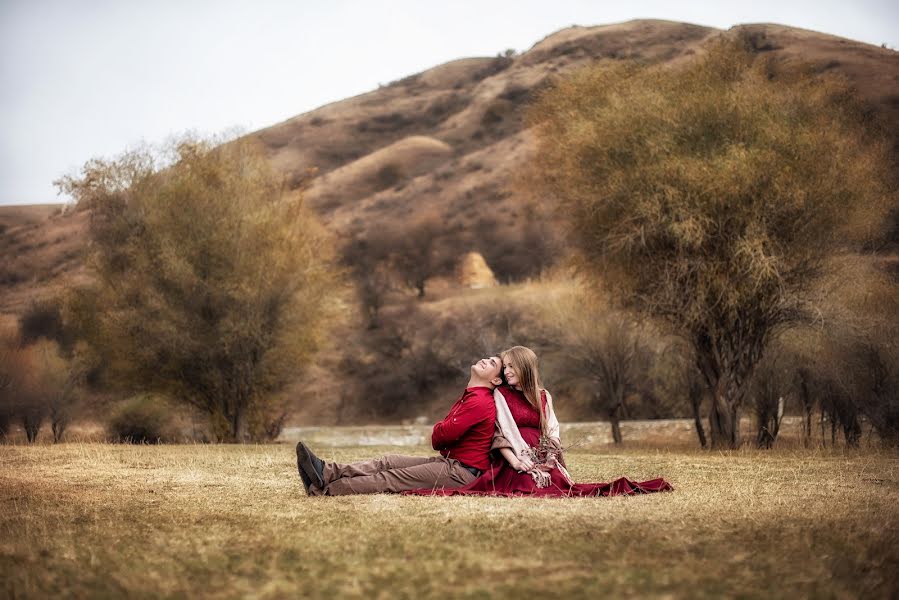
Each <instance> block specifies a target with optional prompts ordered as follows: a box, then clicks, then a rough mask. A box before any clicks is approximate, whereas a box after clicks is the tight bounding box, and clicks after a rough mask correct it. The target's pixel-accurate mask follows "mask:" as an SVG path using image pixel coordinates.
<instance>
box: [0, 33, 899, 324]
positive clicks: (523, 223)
mask: <svg viewBox="0 0 899 600" xmlns="http://www.w3.org/2000/svg"><path fill="white" fill-rule="evenodd" d="M740 31H748V32H750V33H751V34H752V35H753V36H754V39H755V40H756V48H757V50H758V51H759V52H770V53H772V54H774V55H775V56H777V57H778V58H781V59H783V60H795V59H802V60H804V61H808V62H811V63H812V64H813V65H815V67H816V68H817V69H819V70H820V71H821V72H824V71H834V72H838V73H841V74H843V75H845V76H846V77H848V78H849V79H850V81H852V82H853V84H854V85H855V87H856V88H857V90H858V92H859V94H860V96H861V97H862V98H863V99H864V100H865V101H866V102H867V103H868V104H869V105H870V106H871V108H872V110H873V111H874V112H875V113H876V114H878V115H879V116H880V118H881V119H882V121H883V123H884V124H885V126H886V127H888V128H889V131H891V132H893V134H894V135H895V134H899V55H897V53H896V52H894V51H892V50H888V49H883V48H878V47H875V46H870V45H867V44H863V43H860V42H854V41H851V40H846V39H841V38H838V37H834V36H830V35H824V34H820V33H816V32H812V31H805V30H800V29H795V28H790V27H784V26H780V25H772V24H759V25H743V26H739V27H735V28H732V29H731V30H729V31H728V32H727V34H728V35H735V34H736V33H737V32H740ZM720 33H722V32H721V31H720V30H717V29H713V28H707V27H700V26H696V25H690V24H684V23H674V22H667V21H657V20H639V21H630V22H626V23H621V24H615V25H605V26H598V27H570V28H567V29H564V30H561V31H558V32H556V33H554V34H552V35H550V36H548V37H546V38H545V39H543V40H541V41H539V42H538V43H536V44H535V45H534V46H533V47H532V48H530V49H529V50H528V51H527V52H524V53H522V54H521V55H517V56H497V57H492V58H466V59H461V60H457V61H452V62H449V63H446V64H443V65H440V66H437V67H434V68H432V69H429V70H427V71H424V72H422V73H417V74H413V75H410V76H409V77H406V78H404V79H401V80H399V81H396V82H393V83H390V84H389V85H385V86H382V87H380V88H379V89H377V90H373V91H371V92H369V93H366V94H362V95H359V96H356V97H353V98H348V99H346V100H342V101H339V102H335V103H332V104H329V105H326V106H322V107H320V108H318V109H316V110H313V111H311V112H308V113H305V114H302V115H299V116H296V117H294V118H291V119H289V120H287V121H284V122H282V123H278V124H276V125H273V126H271V127H268V128H265V129H262V130H260V131H257V132H254V133H251V134H249V135H251V136H253V137H256V138H258V139H259V140H261V141H262V143H263V144H264V145H265V147H266V149H267V152H268V155H269V157H270V159H271V161H272V164H273V165H274V166H275V167H276V168H277V169H278V170H279V171H281V172H282V173H283V174H284V175H285V176H286V177H287V178H288V180H289V181H290V182H292V185H294V186H297V185H300V182H301V181H303V179H304V176H305V174H306V173H307V171H308V169H310V168H315V169H317V176H316V178H315V179H314V180H313V181H312V182H311V187H310V189H309V190H308V194H307V197H308V201H309V203H310V205H311V206H312V207H314V208H315V210H316V211H317V212H318V213H319V214H320V215H321V218H322V219H323V221H324V222H325V223H326V224H327V225H328V227H329V228H331V229H332V231H334V232H335V234H336V235H338V236H339V237H341V238H344V239H348V238H352V237H356V236H359V235H365V234H366V233H367V232H369V231H373V230H377V229H378V228H380V227H382V226H383V225H385V224H387V223H397V222H399V223H404V222H405V223H409V222H413V221H414V220H415V219H417V218H425V217H430V218H434V219H437V220H439V222H441V223H443V225H444V234H443V236H442V237H441V239H440V240H439V241H440V243H441V244H442V245H443V247H444V248H445V249H446V250H447V251H449V252H452V253H453V254H454V255H458V256H461V255H463V254H465V253H466V252H468V251H471V250H474V251H479V252H481V253H482V254H483V255H484V257H485V258H486V260H487V263H488V264H489V265H490V266H491V267H492V268H493V269H494V271H495V272H496V275H497V277H498V279H500V280H501V281H508V280H510V279H516V278H520V277H523V276H527V275H530V274H532V273H533V271H534V269H533V268H531V266H530V265H531V263H530V262H528V261H531V260H532V258H531V257H525V258H526V260H516V259H515V256H512V257H511V258H512V259H511V260H510V252H514V251H515V250H516V249H517V248H521V247H522V246H523V241H524V240H528V243H529V244H530V243H531V242H533V241H534V240H535V239H536V240H539V239H540V238H541V237H543V236H544V234H546V235H548V234H549V233H550V232H551V231H552V229H553V223H552V220H551V219H550V220H548V221H546V220H544V215H543V214H542V213H541V211H540V210H539V209H540V199H537V198H531V197H528V194H527V193H526V191H525V190H522V189H519V188H518V187H516V181H517V177H516V174H517V173H518V172H519V170H520V169H521V168H522V166H523V165H524V164H525V162H526V161H527V159H528V156H529V154H530V152H531V151H532V148H533V141H532V139H531V137H530V136H529V133H528V131H527V129H526V128H525V124H524V121H523V111H522V108H523V107H524V106H525V105H526V104H527V103H528V101H529V100H530V99H531V98H532V97H533V95H534V93H535V92H536V91H538V90H539V89H540V88H541V87H542V86H544V85H546V84H547V82H548V81H550V80H551V78H552V77H554V76H556V75H559V74H562V73H565V72H567V71H570V70H572V69H575V68H577V67H579V66H582V65H585V64H587V63H588V62H590V61H595V60H599V61H617V60H627V59H633V60H638V61H644V62H650V63H663V64H676V63H679V62H682V61H686V60H690V59H691V57H692V56H694V55H695V54H696V53H697V52H700V51H701V50H700V47H701V45H702V43H703V42H705V41H706V40H708V39H709V38H710V37H712V36H715V35H718V34H720ZM895 139H896V143H895V147H896V148H897V156H899V135H896V138H895ZM87 220H88V216H87V215H85V214H84V213H83V212H68V213H61V212H56V211H49V210H48V211H44V212H41V211H27V210H23V209H21V208H19V207H0V226H2V227H0V248H2V251H3V254H4V260H3V264H2V267H0V313H5V314H6V315H7V317H8V316H10V315H15V314H18V313H20V312H21V311H22V310H23V309H24V308H25V307H26V306H27V305H28V303H29V302H30V301H31V300H32V299H34V298H38V297H40V296H43V295H47V294H51V293H53V290H54V289H55V288H56V287H57V286H59V285H60V284H61V283H63V282H65V281H66V280H68V279H71V278H73V277H74V278H80V277H83V268H82V266H81V261H80V258H79V251H80V249H82V248H83V247H84V232H85V227H86V224H87ZM528 236H529V237H528Z"/></svg>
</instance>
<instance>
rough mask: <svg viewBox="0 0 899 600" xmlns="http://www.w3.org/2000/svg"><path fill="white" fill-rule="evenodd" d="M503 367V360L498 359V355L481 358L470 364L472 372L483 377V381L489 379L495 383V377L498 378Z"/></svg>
mask: <svg viewBox="0 0 899 600" xmlns="http://www.w3.org/2000/svg"><path fill="white" fill-rule="evenodd" d="M502 369H503V361H501V360H500V358H499V357H498V356H491V357H490V358H482V359H481V360H479V361H478V362H476V363H475V364H473V365H471V370H472V371H474V373H475V374H476V375H477V376H478V377H480V378H481V379H483V380H484V381H491V382H493V383H494V385H496V381H494V380H496V379H501V378H500V372H502Z"/></svg>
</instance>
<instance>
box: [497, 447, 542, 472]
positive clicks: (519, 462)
mask: <svg viewBox="0 0 899 600" xmlns="http://www.w3.org/2000/svg"><path fill="white" fill-rule="evenodd" d="M499 453H500V454H502V455H503V458H505V459H506V462H508V463H509V466H510V467H512V468H513V469H515V470H516V471H518V472H519V473H521V472H524V471H530V470H531V469H533V468H534V463H532V462H531V460H530V459H529V458H518V457H517V456H515V453H514V452H513V451H512V449H511V448H500V449H499Z"/></svg>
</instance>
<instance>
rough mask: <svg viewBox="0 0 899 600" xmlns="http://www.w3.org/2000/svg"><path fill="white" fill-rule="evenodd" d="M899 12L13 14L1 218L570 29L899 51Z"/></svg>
mask: <svg viewBox="0 0 899 600" xmlns="http://www.w3.org/2000/svg"><path fill="white" fill-rule="evenodd" d="M897 6H899V3H896V2H890V1H888V0H883V1H880V0H857V1H854V2H850V1H831V0H814V1H795V2H794V1H788V0H778V1H769V0H755V1H746V0H743V1H741V2H718V3H712V2H708V1H703V2H699V1H695V2H694V1H681V2H677V1H672V0H666V1H658V2H641V1H628V2H625V1H619V2H617V3H615V4H614V5H611V4H610V3H609V2H602V1H593V2H588V1H565V0H556V1H554V2H550V1H548V0H540V1H537V0H502V1H491V0H479V1H474V0H472V1H469V0H452V1H448V0H443V1H440V2H438V1H428V0H417V1H416V0H408V1H405V0H396V1H387V0H358V1H354V0H318V1H314V0H283V1H280V0H258V1H256V2H249V1H237V0H156V1H149V0H0V136H2V137H0V140H2V146H0V204H32V203H44V202H59V201H62V200H64V199H65V198H62V197H58V196H57V195H56V190H55V188H54V187H53V185H52V181H53V180H54V179H56V178H58V177H59V176H61V175H63V174H67V173H74V172H76V171H77V170H78V168H79V167H80V166H81V165H82V164H83V163H84V162H85V161H86V160H88V159H89V158H91V157H95V156H104V157H113V156H115V155H117V154H119V153H120V152H122V151H123V150H125V149H127V148H129V147H132V146H134V145H136V144H138V143H140V142H142V141H145V142H149V143H158V142H161V141H164V140H165V139H166V138H168V137H170V136H172V135H177V134H180V133H183V132H185V131H188V130H191V131H196V132H199V133H204V134H215V133H220V132H222V131H224V130H226V129H231V128H234V127H238V128H241V129H244V130H246V131H253V130H256V129H259V128H262V127H266V126H268V125H272V124H274V123H278V122H280V121H283V120H285V119H288V118H290V117H292V116H295V115H298V114H300V113H303V112H306V111H308V110H311V109H313V108H315V107H317V106H321V105H322V104H326V103H328V102H332V101H334V100H340V99H342V98H346V97H349V96H353V95H356V94H360V93H363V92H366V91H368V90H371V89H373V88H376V87H377V86H378V84H379V83H388V82H390V81H392V80H395V79H399V78H401V77H404V76H406V75H410V74H412V73H416V72H419V71H422V70H424V69H427V68H429V67H432V66H435V65H438V64H440V63H443V62H446V61H449V60H453V59H456V58H462V57H468V56H495V55H496V54H497V53H499V52H502V51H503V50H505V49H507V48H514V49H515V50H518V51H524V50H526V49H528V48H529V47H530V46H532V45H533V44H535V43H536V42H537V41H539V40H540V39H541V38H543V37H545V36H547V35H549V34H550V33H552V32H554V31H557V30H559V29H561V28H563V27H568V26H570V25H573V24H577V25H585V26H589V25H603V24H608V23H616V22H621V21H626V20H630V19H635V18H658V19H668V20H673V21H683V22H689V23H696V24H700V25H708V26H713V27H718V28H722V29H726V28H728V27H731V26H732V25H736V24H740V23H759V22H769V23H780V24H784V25H791V26H795V27H802V28H805V29H812V30H816V31H821V32H825V33H832V34H835V35H839V36H842V37H846V38H850V39H854V40H860V41H863V42H868V43H871V44H876V45H880V44H882V43H886V44H888V45H889V46H891V47H893V48H897V47H899V9H897V8H896V7H897Z"/></svg>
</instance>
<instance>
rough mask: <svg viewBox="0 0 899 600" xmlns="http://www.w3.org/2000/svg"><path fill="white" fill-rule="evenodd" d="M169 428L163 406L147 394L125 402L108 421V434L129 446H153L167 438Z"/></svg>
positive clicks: (166, 413) (159, 401) (166, 407)
mask: <svg viewBox="0 0 899 600" xmlns="http://www.w3.org/2000/svg"><path fill="white" fill-rule="evenodd" d="M171 427H172V416H171V411H170V410H169V408H168V406H166V403H165V402H164V401H162V400H160V399H159V398H157V397H154V396H151V395H148V394H145V395H141V396H135V397H133V398H129V399H128V400H125V401H124V402H123V403H122V404H121V405H120V406H119V407H118V409H116V410H115V412H114V413H113V415H112V418H111V419H110V420H109V433H110V435H111V436H112V437H113V438H114V439H115V440H116V441H118V442H124V443H131V444H157V443H159V442H161V441H164V440H165V439H167V438H169V437H171Z"/></svg>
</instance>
